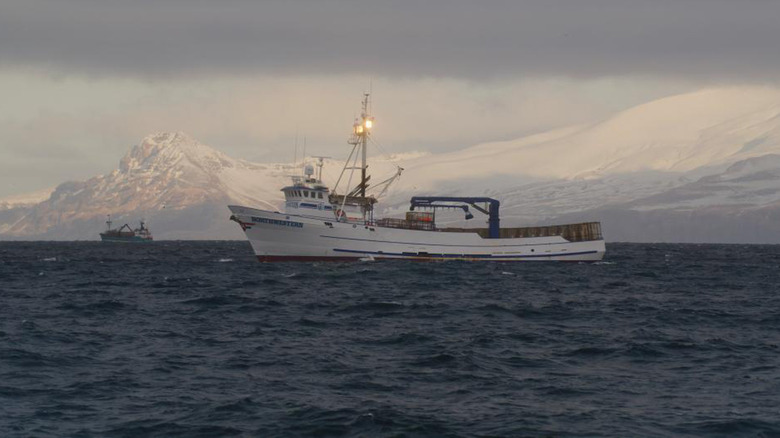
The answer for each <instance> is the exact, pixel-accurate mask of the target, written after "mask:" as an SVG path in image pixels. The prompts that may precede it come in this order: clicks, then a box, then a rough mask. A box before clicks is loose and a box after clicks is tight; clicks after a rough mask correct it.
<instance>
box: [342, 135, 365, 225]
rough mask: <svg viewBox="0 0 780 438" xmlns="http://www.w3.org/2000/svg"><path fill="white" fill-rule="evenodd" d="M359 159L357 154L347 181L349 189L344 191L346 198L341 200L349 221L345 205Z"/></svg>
mask: <svg viewBox="0 0 780 438" xmlns="http://www.w3.org/2000/svg"><path fill="white" fill-rule="evenodd" d="M355 147H357V146H355ZM357 159H358V154H355V162H354V163H352V170H351V171H350V172H349V181H347V191H345V192H344V199H343V200H342V201H341V212H342V213H344V217H345V218H346V220H347V222H348V221H349V216H347V213H346V212H345V211H344V205H346V204H347V195H348V194H349V186H351V185H352V175H354V174H355V166H356V165H357ZM364 218H365V216H364Z"/></svg>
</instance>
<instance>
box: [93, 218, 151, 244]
mask: <svg viewBox="0 0 780 438" xmlns="http://www.w3.org/2000/svg"><path fill="white" fill-rule="evenodd" d="M139 222H140V223H141V224H140V226H139V227H138V228H136V229H132V228H130V225H127V224H124V225H122V226H121V227H119V228H117V229H111V216H110V215H109V216H108V220H107V221H106V226H107V229H106V231H105V232H103V233H100V240H102V241H103V242H151V241H152V240H154V239H153V238H152V232H151V231H149V229H148V228H146V224H144V221H139Z"/></svg>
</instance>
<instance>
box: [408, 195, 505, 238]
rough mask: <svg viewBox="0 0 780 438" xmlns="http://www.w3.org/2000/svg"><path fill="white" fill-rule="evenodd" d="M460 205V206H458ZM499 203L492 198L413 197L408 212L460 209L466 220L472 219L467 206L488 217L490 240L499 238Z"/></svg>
mask: <svg viewBox="0 0 780 438" xmlns="http://www.w3.org/2000/svg"><path fill="white" fill-rule="evenodd" d="M478 203H479V204H482V203H485V204H489V207H488V208H483V207H480V206H478V205H477V204H478ZM453 204H455V205H453ZM458 204H460V205H458ZM499 205H501V203H500V202H498V201H497V200H495V199H493V198H480V197H477V198H471V197H465V198H464V197H450V196H414V197H412V200H411V206H410V207H409V209H410V210H414V209H415V207H421V208H431V209H433V210H436V209H437V208H460V209H463V211H464V212H466V219H471V218H473V217H474V215H472V214H471V213H470V212H469V206H471V207H473V208H474V209H475V210H477V211H479V212H481V213H484V214H486V215H488V229H489V231H488V233H489V237H490V238H491V239H497V238H498V236H499V230H500V228H499V222H500V219H499V218H498V207H499Z"/></svg>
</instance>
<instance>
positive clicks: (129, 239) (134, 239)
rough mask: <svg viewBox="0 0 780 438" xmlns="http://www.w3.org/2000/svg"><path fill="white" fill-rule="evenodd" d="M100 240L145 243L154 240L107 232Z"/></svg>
mask: <svg viewBox="0 0 780 438" xmlns="http://www.w3.org/2000/svg"><path fill="white" fill-rule="evenodd" d="M100 240H102V241H103V242H123V243H144V242H152V241H153V240H152V239H150V238H146V237H140V236H132V237H118V236H107V235H105V234H101V235H100Z"/></svg>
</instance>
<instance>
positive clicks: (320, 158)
mask: <svg viewBox="0 0 780 438" xmlns="http://www.w3.org/2000/svg"><path fill="white" fill-rule="evenodd" d="M312 158H316V159H317V167H318V172H317V173H318V175H317V180H319V181H320V182H322V166H323V165H324V164H325V163H324V160H325V159H326V158H330V157H323V156H319V155H318V156H315V157H312Z"/></svg>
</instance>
